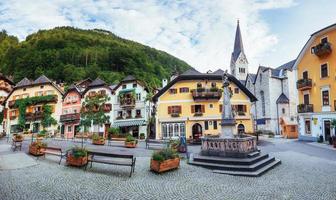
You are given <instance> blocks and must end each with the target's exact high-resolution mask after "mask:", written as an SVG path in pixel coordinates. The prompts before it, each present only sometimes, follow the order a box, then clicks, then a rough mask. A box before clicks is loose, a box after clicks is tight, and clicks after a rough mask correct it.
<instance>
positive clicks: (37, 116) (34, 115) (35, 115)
mask: <svg viewBox="0 0 336 200" xmlns="http://www.w3.org/2000/svg"><path fill="white" fill-rule="evenodd" d="M25 118H26V120H27V121H37V120H41V119H42V118H43V112H41V111H38V112H34V113H32V112H29V113H26V116H25Z"/></svg>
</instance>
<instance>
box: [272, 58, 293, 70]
mask: <svg viewBox="0 0 336 200" xmlns="http://www.w3.org/2000/svg"><path fill="white" fill-rule="evenodd" d="M295 61H296V59H294V60H291V61H289V62H287V63H285V64H283V65H280V66H279V67H277V68H276V69H278V70H281V69H285V70H289V71H292V70H293V66H294V63H295Z"/></svg>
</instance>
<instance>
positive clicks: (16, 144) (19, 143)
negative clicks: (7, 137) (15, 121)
mask: <svg viewBox="0 0 336 200" xmlns="http://www.w3.org/2000/svg"><path fill="white" fill-rule="evenodd" d="M18 148H20V151H21V148H22V141H15V140H14V139H12V149H13V151H16V149H18Z"/></svg>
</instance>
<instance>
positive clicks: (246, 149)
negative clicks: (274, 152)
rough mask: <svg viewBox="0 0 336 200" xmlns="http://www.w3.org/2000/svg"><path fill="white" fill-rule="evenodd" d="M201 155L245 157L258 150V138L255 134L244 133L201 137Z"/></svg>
mask: <svg viewBox="0 0 336 200" xmlns="http://www.w3.org/2000/svg"><path fill="white" fill-rule="evenodd" d="M201 141H202V146H201V155H204V156H220V157H234V158H245V157H247V156H248V154H250V153H252V152H255V151H257V150H258V149H257V139H256V137H254V136H250V135H242V136H241V137H233V138H220V137H218V138H215V137H203V138H201Z"/></svg>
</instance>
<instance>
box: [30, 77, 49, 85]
mask: <svg viewBox="0 0 336 200" xmlns="http://www.w3.org/2000/svg"><path fill="white" fill-rule="evenodd" d="M33 83H34V84H43V83H52V81H51V80H50V79H49V78H48V77H46V76H45V75H41V76H40V77H38V78H37V79H36V80H35V81H34V82H33Z"/></svg>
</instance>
